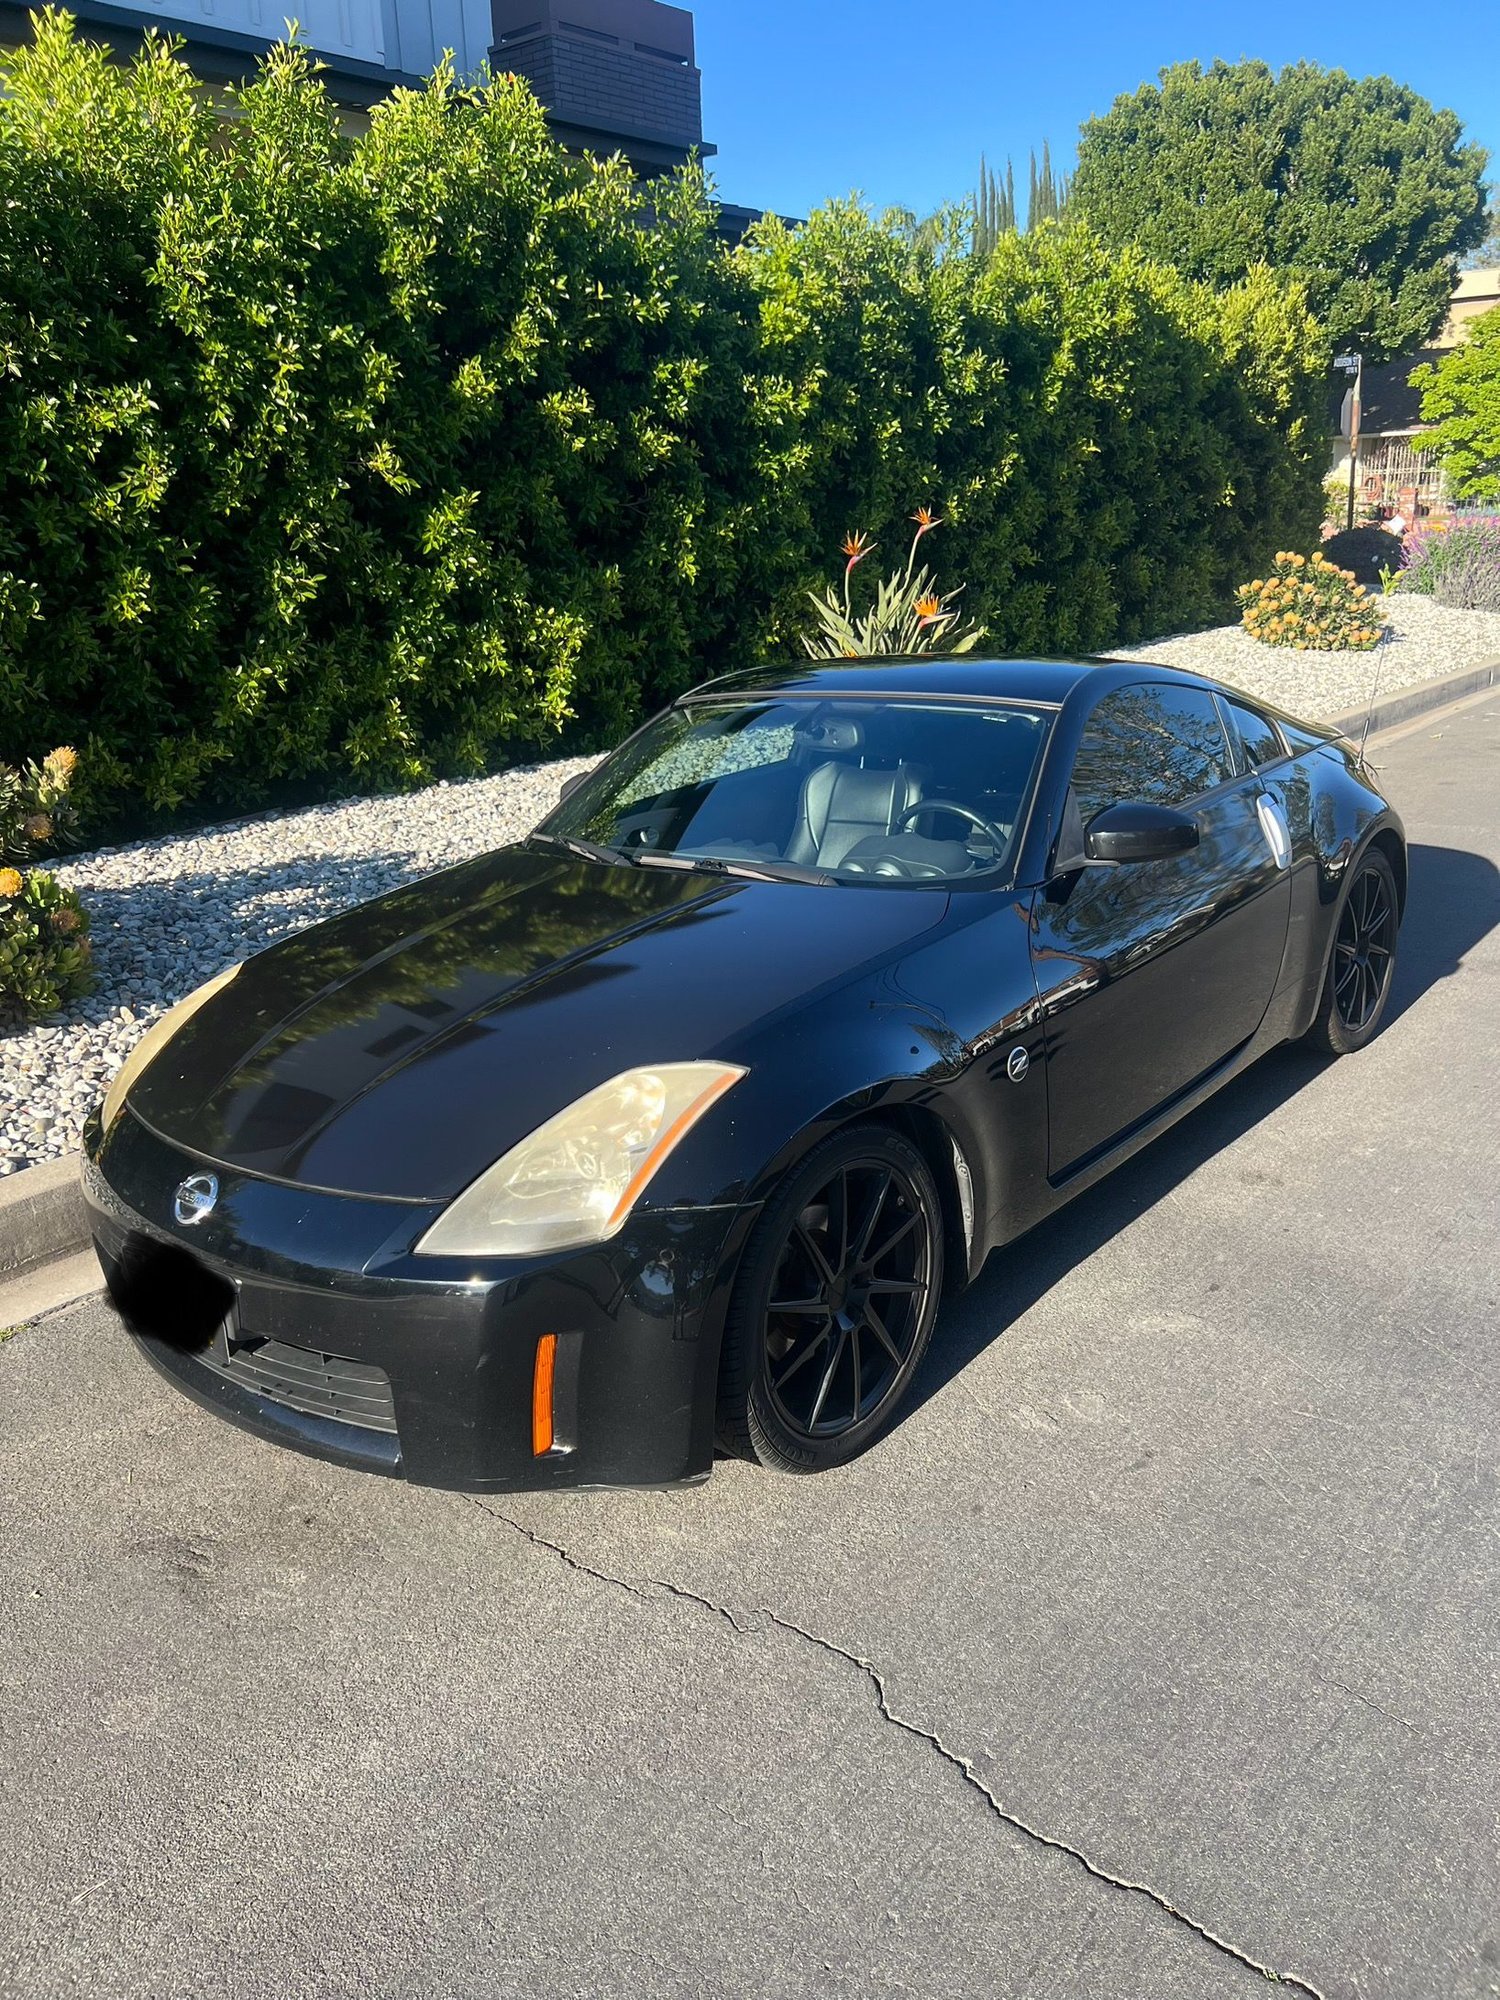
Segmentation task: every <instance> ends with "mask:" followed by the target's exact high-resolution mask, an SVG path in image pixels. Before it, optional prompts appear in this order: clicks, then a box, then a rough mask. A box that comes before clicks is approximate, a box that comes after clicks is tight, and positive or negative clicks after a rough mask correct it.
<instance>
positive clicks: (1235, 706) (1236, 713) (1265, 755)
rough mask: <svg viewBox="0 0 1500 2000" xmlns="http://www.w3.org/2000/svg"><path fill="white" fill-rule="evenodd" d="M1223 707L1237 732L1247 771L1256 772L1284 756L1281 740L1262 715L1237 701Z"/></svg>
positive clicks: (1227, 703)
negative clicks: (1263, 765)
mask: <svg viewBox="0 0 1500 2000" xmlns="http://www.w3.org/2000/svg"><path fill="white" fill-rule="evenodd" d="M1224 706H1225V707H1226V708H1227V709H1228V710H1229V718H1230V720H1231V722H1233V724H1234V726H1235V728H1236V729H1237V730H1238V731H1239V738H1240V748H1241V749H1242V750H1243V751H1244V753H1245V769H1246V770H1247V771H1255V770H1258V769H1259V768H1260V766H1261V765H1262V764H1274V763H1275V762H1276V760H1277V758H1278V757H1284V756H1285V755H1286V752H1285V751H1284V750H1283V749H1282V747H1281V738H1280V737H1279V736H1278V735H1277V734H1276V731H1275V730H1274V729H1273V728H1272V727H1271V725H1270V723H1269V722H1267V720H1266V718H1265V717H1264V716H1263V715H1257V714H1256V712H1255V710H1254V709H1253V708H1246V707H1245V706H1244V705H1243V704H1242V703H1240V702H1237V701H1226V702H1225V704H1224Z"/></svg>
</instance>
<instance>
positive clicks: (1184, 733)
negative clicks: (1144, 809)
mask: <svg viewBox="0 0 1500 2000" xmlns="http://www.w3.org/2000/svg"><path fill="white" fill-rule="evenodd" d="M1233 776H1234V761H1233V759H1232V757H1231V755H1230V750H1229V743H1228V740H1227V739H1226V737H1225V735H1224V726H1223V724H1222V723H1221V722H1220V720H1219V711H1218V709H1217V707H1216V706H1215V704H1214V698H1213V696H1212V695H1211V694H1208V693H1207V692H1206V691H1204V690H1201V689H1198V688H1186V687H1162V686H1151V685H1146V684H1143V685H1141V686H1140V687H1127V688H1117V689H1116V690H1115V692H1114V693H1113V694H1107V695H1105V696H1104V697H1103V699H1102V700H1101V701H1100V702H1099V704H1098V706H1097V707H1096V708H1095V710H1094V712H1093V715H1092V716H1091V717H1090V718H1089V723H1088V727H1087V729H1086V730H1085V731H1084V736H1083V741H1082V742H1081V743H1080V744H1079V746H1078V758H1077V761H1076V762H1075V764H1074V766H1073V794H1074V797H1075V798H1076V799H1077V801H1078V810H1079V813H1080V814H1081V815H1082V818H1083V823H1084V825H1085V826H1087V824H1088V822H1089V821H1090V820H1091V819H1092V818H1093V817H1094V815H1095V813H1100V812H1103V810H1104V808H1105V807H1106V806H1113V805H1121V804H1124V803H1126V802H1129V803H1130V804H1132V805H1155V806H1183V805H1186V804H1187V802H1188V801H1189V799H1195V798H1197V797H1198V795H1199V793H1200V792H1207V791H1211V790H1212V789H1213V787H1214V786H1215V785H1220V784H1222V783H1223V782H1224V780H1225V779H1226V778H1232V777H1233Z"/></svg>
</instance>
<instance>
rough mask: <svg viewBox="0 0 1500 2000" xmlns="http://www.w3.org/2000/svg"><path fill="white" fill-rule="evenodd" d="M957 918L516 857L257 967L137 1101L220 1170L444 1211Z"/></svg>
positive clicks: (913, 899)
mask: <svg viewBox="0 0 1500 2000" xmlns="http://www.w3.org/2000/svg"><path fill="white" fill-rule="evenodd" d="M945 903H946V898H945V897H944V896H943V895H941V894H940V893H937V892H936V891H930V890H929V891H921V890H908V891H902V890H882V889H843V888H813V887H803V886H799V885H796V884H792V883H785V882H751V881H738V880H735V881H730V880H726V879H725V878H723V877H721V876H715V875H711V874H696V873H695V874H687V873H669V872H666V871H655V870H646V869H636V868H630V867H610V866H606V865H602V864H599V863H594V862H581V861H575V860H573V859H571V858H569V857H559V856H556V855H553V854H546V853H542V852H540V851H538V850H537V849H534V848H526V847H517V848H504V849H501V850H500V851H498V852H497V853H494V854H490V855H486V856H485V857H483V858H482V859H480V860H478V861H472V862H467V863H465V864H464V865H463V866H461V867H458V868H453V869H449V870H447V871H446V872H445V873H443V874H441V875H436V876H431V877H429V878H428V879H427V880H425V881H423V882H419V883H415V884H413V885H412V886H411V887H410V888H407V889H401V890H398V891H397V892H396V893H395V894H394V895H390V896H385V897H382V898H381V899H380V900H379V901H378V902H374V903H368V904H365V905H363V906H361V907H360V908H358V909H354V910H349V911H346V912H345V913H344V914H343V915H342V916H338V917H333V918H331V919H329V921H328V922H326V923H322V924H318V925H316V926H314V927H313V928H312V929H311V930H307V931H304V932H302V933H301V934H300V935H299V936H297V937H294V938H289V939H287V940H286V941H285V942H284V943H282V944H278V945H275V946H273V947H272V948H271V949H270V950H269V951H266V952H263V953H261V954H260V955H259V956H258V957H256V958H253V959H251V960H250V961H249V962H248V963H247V964H246V965H245V967H244V969H243V970H242V971H241V973H240V975H239V977H238V978H237V979H236V980H234V981H233V982H232V983H231V984H230V985H229V986H228V987H226V988H225V989H224V991H223V992H221V993H219V994H217V995H216V996H215V997H214V998H213V999H212V1000H210V1001H209V1002H208V1003H207V1004H206V1005H205V1006H204V1007H203V1008H202V1009H201V1010H200V1011H199V1012H198V1013H197V1014H196V1015H194V1017H193V1018H192V1020H191V1021H190V1022H189V1023H188V1024H187V1026H186V1027H185V1028H184V1029H183V1030H182V1031H181V1032H180V1033H179V1034H178V1035H177V1036H176V1037H175V1038H174V1039H173V1041H171V1042H170V1043H169V1044H168V1046H167V1047H166V1048H165V1049H164V1050H163V1051H162V1053H161V1054H160V1055H159V1056H158V1057H157V1058H156V1059H155V1061H153V1062H152V1063H151V1065H150V1066H149V1068H148V1069H147V1070H146V1072H145V1074H144V1075H143V1076H142V1077H141V1078H140V1079H139V1081H138V1082H137V1083H136V1084H135V1085H134V1086H133V1088H132V1090H131V1094H130V1104H131V1108H132V1110H133V1111H134V1112H135V1113H136V1114H137V1115H138V1116H139V1117H141V1118H143V1119H144V1120H145V1121H146V1123H147V1124H148V1125H150V1126H152V1127H153V1128H154V1129H155V1130H156V1131H157V1132H159V1133H161V1134H162V1135H163V1136H164V1137H166V1138H168V1139H170V1140H173V1141H175V1142H176V1143H177V1144H179V1145H182V1146H184V1147H187V1148H190V1149H191V1150H193V1151H194V1152H197V1153H200V1154H205V1155H207V1156H209V1157H210V1158H212V1159H215V1160H218V1161H221V1162H223V1163H225V1164H227V1165H230V1166H234V1167H240V1168H244V1169H246V1170H248V1171H250V1172H253V1173H261V1174H266V1175H269V1176H271V1177H273V1178H275V1179H278V1180H292V1181H297V1182H300V1183H302V1184H303V1185H305V1186H309V1187H322V1188H333V1189H338V1190H342V1191H345V1192H348V1193H353V1194H368V1195H387V1196H399V1197H405V1198H408V1199H415V1200H444V1199H447V1198H448V1197H450V1196H451V1195H453V1194H456V1193H457V1192H458V1190H459V1189H460V1188H462V1187H465V1186H467V1184H468V1183H469V1182H470V1181H471V1180H472V1179H473V1178H474V1176H475V1175H476V1174H478V1173H480V1172H481V1171H482V1170H483V1169H484V1168H485V1167H487V1166H488V1165H489V1164H490V1163H491V1162H492V1161H493V1160H495V1159H498V1158H499V1156H500V1155H501V1154H502V1153H504V1152H505V1151H506V1150H507V1149H508V1148H509V1147H510V1146H512V1145H514V1144H515V1143H516V1141H517V1140H518V1139H521V1138H524V1137H525V1135H526V1134H527V1133H528V1132H531V1131H534V1130H535V1129H536V1127H537V1126H538V1125H540V1124H541V1123H542V1122H543V1121H544V1120H545V1119H547V1118H549V1117H551V1116H552V1114H553V1113H554V1112H556V1111H559V1110H561V1109H562V1108H563V1107H564V1106H565V1105H567V1104H570V1103H571V1102H572V1101H573V1099H574V1098H576V1097H577V1096H579V1095H580V1094H581V1093H582V1092H583V1091H585V1090H588V1089H591V1088H592V1087H593V1086H594V1085H595V1084H597V1083H600V1082H602V1081H604V1079H606V1078H607V1077H610V1076H614V1075H616V1074H617V1073H618V1072H619V1071H620V1070H623V1069H628V1068H631V1067H632V1066H634V1065H636V1064H639V1063H648V1062H668V1061H674V1060H687V1059H691V1058H694V1057H705V1056H721V1057H724V1058H725V1059H727V1060H733V1057H734V1051H735V1048H736V1045H737V1044H738V1043H739V1042H740V1041H741V1040H742V1039H744V1038H745V1037H746V1036H747V1035H748V1034H749V1033H750V1032H751V1031H752V1030H753V1029H754V1028H755V1026H756V1025H757V1024H758V1023H760V1022H762V1021H763V1020H764V1018H765V1017H766V1016H767V1015H769V1014H772V1013H774V1012H775V1011H776V1010H778V1009H780V1008H783V1007H786V1006H788V1005H789V1004H793V1003H795V1002H796V1001H797V1000H799V999H801V998H804V997H805V996H807V995H809V994H812V993H814V992H816V991H818V990H819V989H820V988H826V987H827V986H828V984H829V983H830V982H836V981H841V980H842V979H843V978H845V977H848V976H852V975H853V974H855V973H856V972H857V971H858V970H859V969H860V967H861V966H863V965H867V964H869V963H870V962H871V961H872V960H876V959H879V958H880V957H881V956H882V955H884V954H886V953H888V952H891V951H893V950H896V949H898V948H899V947H900V946H901V945H902V944H903V943H904V942H905V940H906V939H908V938H910V937H913V936H916V935H917V934H919V933H920V932H922V931H924V930H926V929H928V928H930V927H931V926H932V925H933V924H935V923H937V922H938V921H939V920H940V918H941V916H942V914H943V910H944V907H945Z"/></svg>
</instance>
